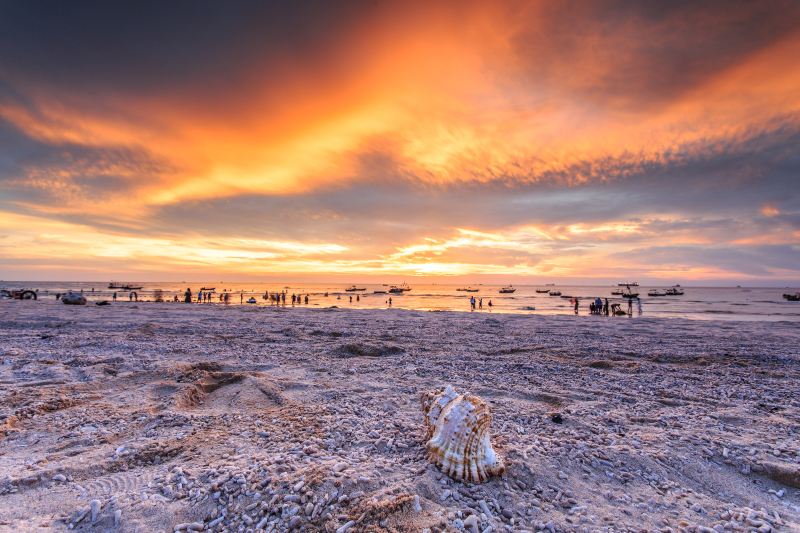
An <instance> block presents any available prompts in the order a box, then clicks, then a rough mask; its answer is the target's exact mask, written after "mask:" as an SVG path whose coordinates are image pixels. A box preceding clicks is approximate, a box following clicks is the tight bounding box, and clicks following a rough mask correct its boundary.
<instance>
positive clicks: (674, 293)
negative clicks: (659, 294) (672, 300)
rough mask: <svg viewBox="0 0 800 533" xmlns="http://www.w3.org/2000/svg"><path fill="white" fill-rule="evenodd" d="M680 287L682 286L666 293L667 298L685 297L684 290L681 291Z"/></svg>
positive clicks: (677, 286) (676, 286) (671, 288)
mask: <svg viewBox="0 0 800 533" xmlns="http://www.w3.org/2000/svg"><path fill="white" fill-rule="evenodd" d="M679 287H680V285H675V286H674V287H670V288H669V289H667V290H666V291H664V292H665V293H667V296H683V290H681V289H680V288H679Z"/></svg>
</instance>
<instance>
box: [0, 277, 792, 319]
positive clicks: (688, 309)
mask: <svg viewBox="0 0 800 533" xmlns="http://www.w3.org/2000/svg"><path fill="white" fill-rule="evenodd" d="M126 283H130V284H132V285H141V286H143V289H141V290H138V291H137V293H138V297H139V300H140V301H141V300H145V301H147V300H152V299H153V295H154V291H155V290H157V289H159V290H161V291H163V293H164V297H165V298H168V299H172V298H173V297H174V296H175V295H177V296H178V297H179V298H181V299H182V296H183V291H184V290H186V288H187V287H190V288H191V289H192V294H193V295H194V296H195V299H196V295H197V291H198V290H199V289H200V288H202V287H208V288H212V287H213V288H214V289H215V291H214V292H213V293H212V294H213V298H212V302H213V303H214V304H217V305H219V303H220V301H219V294H220V293H222V292H223V291H227V292H231V293H233V294H232V295H231V297H230V300H229V302H230V304H231V305H252V304H247V303H246V302H247V299H248V298H250V297H251V296H253V297H255V298H256V300H257V304H255V305H259V306H264V305H270V303H269V301H267V300H264V299H263V295H264V293H265V292H266V291H269V292H270V293H272V292H276V291H277V292H280V291H286V292H287V294H288V296H287V301H289V302H290V301H291V295H292V294H298V295H303V296H305V295H306V294H307V295H308V296H309V304H308V306H309V307H328V306H332V305H337V306H339V307H348V308H361V309H366V308H385V307H388V299H389V297H391V298H392V307H393V308H400V309H416V310H425V311H467V312H469V311H470V304H469V298H470V296H475V298H476V299H481V298H482V299H483V309H482V310H480V309H477V310H476V311H475V312H483V313H490V312H491V313H530V314H545V315H551V314H573V313H574V310H573V307H572V304H571V303H570V300H569V299H567V298H560V297H557V296H549V295H548V294H541V293H537V292H536V289H537V288H538V289H545V288H547V289H558V290H560V291H561V292H562V294H563V295H565V296H576V297H578V298H580V314H582V315H583V314H587V313H588V312H589V307H588V306H589V300H590V299H591V298H594V297H600V298H608V299H609V302H611V303H614V302H619V303H621V304H622V308H623V310H626V309H627V301H626V300H624V299H622V298H620V297H618V296H613V295H612V294H611V291H613V290H615V289H617V287H616V286H574V285H557V286H547V287H545V286H535V285H519V286H515V288H516V292H515V293H513V294H500V293H499V290H500V288H501V286H500V285H475V286H473V287H474V288H477V289H479V291H478V292H476V293H465V292H460V291H457V290H456V289H458V288H460V287H463V285H450V284H410V286H411V289H412V290H411V291H409V292H406V293H404V294H402V295H396V294H375V291H386V290H388V289H389V286H388V285H381V284H364V285H359V287H363V288H365V289H366V290H365V291H360V292H357V293H350V292H346V291H345V289H346V288H347V286H346V285H343V284H337V283H290V284H286V283H221V282H217V283H211V282H209V283H205V284H200V283H190V284H178V283H164V282H126ZM107 286H108V282H99V281H98V282H41V281H39V282H3V283H0V287H7V288H22V287H28V288H34V289H39V295H40V298H42V299H45V300H46V299H48V298H52V299H55V294H56V293H59V292H62V293H63V292H66V291H67V290H75V291H80V290H83V291H84V294H85V295H86V296H87V297H88V299H89V300H102V299H109V300H110V299H111V295H112V294H113V292H115V291H113V290H110V289H108V288H107ZM652 288H656V287H653V286H640V287H638V290H639V293H640V297H641V303H642V316H650V317H681V318H692V319H714V320H725V319H728V320H763V321H778V320H786V321H797V322H800V302H789V301H786V300H784V299H783V297H782V295H783V293H786V292H790V293H795V292H797V291H798V290H800V289H798V288H796V287H795V288H791V289H789V288H748V287H736V288H731V287H690V286H687V287H683V290H684V291H685V294H684V295H683V296H661V297H648V296H647V291H648V290H650V289H652ZM659 288H663V287H659ZM325 293H327V294H328V295H327V296H325ZM356 295H358V298H356ZM351 296H352V297H353V301H352V302H351V301H350V297H351ZM117 298H118V301H127V300H128V292H127V291H119V292H118V295H117ZM490 300H491V302H492V307H491V308H490V307H489V305H488V304H489V301H490ZM241 301H244V303H243V304H240V302H241ZM197 305H201V304H197ZM204 305H208V304H204ZM633 309H634V317H637V316H639V314H638V309H637V306H636V304H635V303H634V306H633Z"/></svg>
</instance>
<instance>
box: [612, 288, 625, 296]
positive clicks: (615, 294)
mask: <svg viewBox="0 0 800 533" xmlns="http://www.w3.org/2000/svg"><path fill="white" fill-rule="evenodd" d="M622 292H623V291H622V289H614V290H613V291H611V294H612V296H622Z"/></svg>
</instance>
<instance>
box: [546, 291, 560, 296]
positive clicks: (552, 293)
mask: <svg viewBox="0 0 800 533" xmlns="http://www.w3.org/2000/svg"><path fill="white" fill-rule="evenodd" d="M548 294H549V295H550V296H561V291H550V292H549V293H548Z"/></svg>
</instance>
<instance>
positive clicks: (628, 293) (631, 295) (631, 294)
mask: <svg viewBox="0 0 800 533" xmlns="http://www.w3.org/2000/svg"><path fill="white" fill-rule="evenodd" d="M622 297H623V298H638V297H639V293H638V292H633V291H632V290H630V289H628V290H627V291H622Z"/></svg>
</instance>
